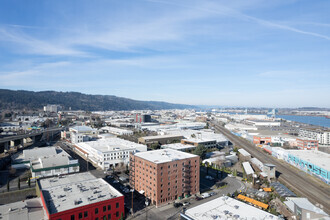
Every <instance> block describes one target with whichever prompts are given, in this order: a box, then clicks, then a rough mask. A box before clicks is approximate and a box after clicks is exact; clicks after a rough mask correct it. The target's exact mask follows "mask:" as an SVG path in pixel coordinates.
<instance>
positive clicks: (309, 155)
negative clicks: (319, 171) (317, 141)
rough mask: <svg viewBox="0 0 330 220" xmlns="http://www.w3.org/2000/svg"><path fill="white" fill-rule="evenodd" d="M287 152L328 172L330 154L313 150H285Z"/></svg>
mask: <svg viewBox="0 0 330 220" xmlns="http://www.w3.org/2000/svg"><path fill="white" fill-rule="evenodd" d="M287 152H288V153H289V154H292V155H294V156H296V157H299V158H300V159H302V160H304V161H307V162H310V163H312V164H314V165H316V166H319V167H321V168H323V169H325V170H328V171H329V170H330V168H329V164H330V154H327V153H324V152H321V151H315V150H287Z"/></svg>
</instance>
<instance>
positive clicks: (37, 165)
mask: <svg viewBox="0 0 330 220" xmlns="http://www.w3.org/2000/svg"><path fill="white" fill-rule="evenodd" d="M12 167H13V168H16V169H20V168H30V170H31V173H32V178H41V177H49V176H55V175H62V174H68V173H75V172H79V162H78V160H75V159H73V158H72V157H71V156H70V155H69V154H68V153H66V152H65V151H64V150H63V149H62V148H60V147H44V148H34V149H29V150H24V151H23V154H18V155H16V156H14V157H12Z"/></svg>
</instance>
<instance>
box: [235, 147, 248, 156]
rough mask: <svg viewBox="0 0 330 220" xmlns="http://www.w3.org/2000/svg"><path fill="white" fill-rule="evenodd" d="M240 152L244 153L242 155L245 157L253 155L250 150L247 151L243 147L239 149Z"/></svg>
mask: <svg viewBox="0 0 330 220" xmlns="http://www.w3.org/2000/svg"><path fill="white" fill-rule="evenodd" d="M238 152H239V153H240V154H242V156H244V157H248V156H251V154H250V153H249V152H247V151H246V150H244V149H243V148H241V149H239V150H238Z"/></svg>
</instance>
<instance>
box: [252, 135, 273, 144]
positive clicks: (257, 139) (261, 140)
mask: <svg viewBox="0 0 330 220" xmlns="http://www.w3.org/2000/svg"><path fill="white" fill-rule="evenodd" d="M253 143H254V144H271V143H272V137H264V136H253Z"/></svg>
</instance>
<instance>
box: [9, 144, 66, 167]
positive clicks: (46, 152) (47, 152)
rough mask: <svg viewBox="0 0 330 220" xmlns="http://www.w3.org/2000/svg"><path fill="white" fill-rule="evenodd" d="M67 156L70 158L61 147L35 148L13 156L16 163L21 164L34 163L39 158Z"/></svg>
mask: <svg viewBox="0 0 330 220" xmlns="http://www.w3.org/2000/svg"><path fill="white" fill-rule="evenodd" d="M62 155H66V156H67V157H70V155H69V154H67V153H66V152H65V151H64V150H63V149H62V148H60V147H39V148H38V147H35V148H33V149H27V150H23V153H18V154H15V155H13V156H12V160H13V161H14V163H20V162H23V161H32V160H37V159H39V158H46V157H55V156H62Z"/></svg>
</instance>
